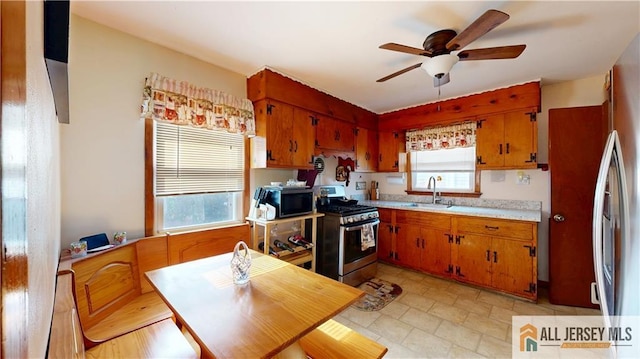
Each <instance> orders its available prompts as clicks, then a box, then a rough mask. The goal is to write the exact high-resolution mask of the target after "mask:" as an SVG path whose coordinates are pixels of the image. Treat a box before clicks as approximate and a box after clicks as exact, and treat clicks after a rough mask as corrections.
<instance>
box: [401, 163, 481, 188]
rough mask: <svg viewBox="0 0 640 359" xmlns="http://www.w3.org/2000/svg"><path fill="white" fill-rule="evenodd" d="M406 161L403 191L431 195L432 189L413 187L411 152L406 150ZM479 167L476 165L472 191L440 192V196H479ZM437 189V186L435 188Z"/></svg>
mask: <svg viewBox="0 0 640 359" xmlns="http://www.w3.org/2000/svg"><path fill="white" fill-rule="evenodd" d="M405 156H406V161H407V167H406V168H407V190H406V191H405V192H406V193H407V194H411V195H423V196H433V191H424V190H417V189H414V188H413V172H412V170H411V168H412V166H411V153H409V152H407V153H406V154H405ZM480 171H481V170H480V169H479V168H478V167H477V166H476V167H475V170H474V173H475V183H474V189H473V192H440V191H438V192H439V193H440V196H442V197H475V198H477V197H480V195H482V192H480ZM436 189H437V188H436Z"/></svg>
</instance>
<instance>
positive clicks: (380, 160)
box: [378, 153, 382, 162]
mask: <svg viewBox="0 0 640 359" xmlns="http://www.w3.org/2000/svg"><path fill="white" fill-rule="evenodd" d="M378 162H382V153H381V154H380V159H379V160H378Z"/></svg>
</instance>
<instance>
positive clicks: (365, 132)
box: [355, 127, 378, 172]
mask: <svg viewBox="0 0 640 359" xmlns="http://www.w3.org/2000/svg"><path fill="white" fill-rule="evenodd" d="M377 169H378V131H376V130H371V129H367V128H364V127H358V128H357V129H356V168H355V170H356V171H357V172H375V171H376V170H377Z"/></svg>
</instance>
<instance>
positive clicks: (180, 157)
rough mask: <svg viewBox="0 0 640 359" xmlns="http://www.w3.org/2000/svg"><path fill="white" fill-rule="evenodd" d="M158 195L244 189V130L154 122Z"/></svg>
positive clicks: (156, 191) (156, 188) (156, 189)
mask: <svg viewBox="0 0 640 359" xmlns="http://www.w3.org/2000/svg"><path fill="white" fill-rule="evenodd" d="M155 126H156V131H155V145H156V151H155V156H156V158H155V164H156V168H155V172H156V173H155V179H156V183H155V194H156V196H166V195H178V194H193V193H217V192H233V191H242V190H243V189H244V177H243V176H244V138H243V136H242V135H241V134H237V133H229V132H226V131H211V130H207V129H200V128H194V127H186V126H178V125H174V124H167V123H162V122H157V121H156V122H155Z"/></svg>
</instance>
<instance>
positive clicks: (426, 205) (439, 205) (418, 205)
mask: <svg viewBox="0 0 640 359" xmlns="http://www.w3.org/2000/svg"><path fill="white" fill-rule="evenodd" d="M451 206H453V204H446V203H419V202H410V203H407V204H406V205H405V206H404V207H416V208H432V209H447V208H449V207H451Z"/></svg>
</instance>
